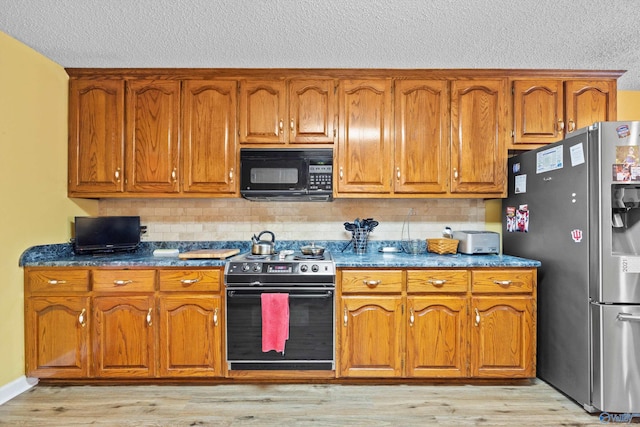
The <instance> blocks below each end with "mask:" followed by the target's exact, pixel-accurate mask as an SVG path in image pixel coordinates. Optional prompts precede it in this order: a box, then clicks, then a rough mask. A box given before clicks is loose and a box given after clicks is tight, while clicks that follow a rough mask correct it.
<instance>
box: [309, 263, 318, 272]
mask: <svg viewBox="0 0 640 427" xmlns="http://www.w3.org/2000/svg"><path fill="white" fill-rule="evenodd" d="M318 270H320V267H318V266H317V265H316V264H313V265H312V266H311V271H313V272H314V273H317V272H318Z"/></svg>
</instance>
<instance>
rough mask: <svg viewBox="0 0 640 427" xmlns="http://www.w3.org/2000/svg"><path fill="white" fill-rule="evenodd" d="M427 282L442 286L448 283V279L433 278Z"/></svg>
mask: <svg viewBox="0 0 640 427" xmlns="http://www.w3.org/2000/svg"><path fill="white" fill-rule="evenodd" d="M427 283H431V284H432V285H433V286H442V285H444V284H445V283H447V281H446V280H444V279H431V280H427Z"/></svg>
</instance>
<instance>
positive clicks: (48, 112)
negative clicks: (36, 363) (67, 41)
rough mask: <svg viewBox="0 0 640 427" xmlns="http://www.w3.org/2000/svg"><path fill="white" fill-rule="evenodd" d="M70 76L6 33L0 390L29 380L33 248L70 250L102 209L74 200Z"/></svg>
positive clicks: (0, 150) (0, 101)
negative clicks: (27, 318) (27, 308)
mask: <svg viewBox="0 0 640 427" xmlns="http://www.w3.org/2000/svg"><path fill="white" fill-rule="evenodd" d="M67 88H68V76H67V74H66V73H65V71H64V69H63V68H62V67H61V66H59V65H57V64H55V63H54V62H52V61H51V60H49V59H47V58H45V57H44V56H42V55H40V54H39V53H37V52H35V51H34V50H32V49H31V48H29V47H27V46H25V45H24V44H21V43H20V42H18V41H16V40H14V39H12V38H11V37H9V36H8V35H6V34H4V33H2V32H0V171H2V177H3V181H2V184H1V185H0V212H1V215H0V236H1V237H0V242H1V243H0V273H1V275H2V281H1V282H0V387H2V386H3V385H5V384H7V383H9V382H11V381H13V380H16V379H18V378H19V377H20V376H22V375H24V344H23V342H24V337H23V334H24V328H23V325H24V314H23V307H24V305H23V271H22V269H21V268H19V267H18V259H19V257H20V254H22V252H23V251H24V250H25V249H27V248H28V247H30V246H33V245H40V244H49V243H63V242H67V241H68V240H69V238H70V232H71V225H70V224H71V221H72V218H73V217H74V216H75V215H88V214H96V213H97V203H96V202H95V201H79V202H78V203H80V204H81V205H79V204H77V203H75V202H74V201H72V200H70V199H68V198H67V195H66V192H67Z"/></svg>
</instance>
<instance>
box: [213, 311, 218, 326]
mask: <svg viewBox="0 0 640 427" xmlns="http://www.w3.org/2000/svg"><path fill="white" fill-rule="evenodd" d="M213 324H214V325H215V326H218V307H216V309H215V310H213Z"/></svg>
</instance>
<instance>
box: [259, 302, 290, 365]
mask: <svg viewBox="0 0 640 427" xmlns="http://www.w3.org/2000/svg"><path fill="white" fill-rule="evenodd" d="M260 298H261V303H262V351H263V352H264V353H266V352H268V351H271V350H275V351H277V352H281V353H282V354H283V355H284V345H285V342H286V341H287V340H288V339H289V294H286V293H266V292H265V293H263V294H262V295H260Z"/></svg>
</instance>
